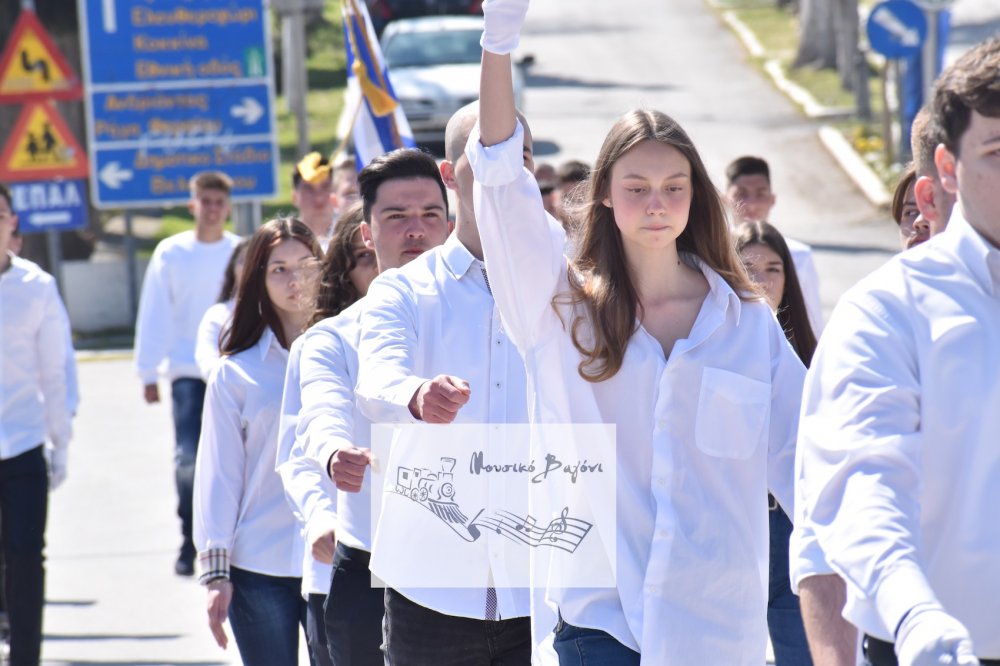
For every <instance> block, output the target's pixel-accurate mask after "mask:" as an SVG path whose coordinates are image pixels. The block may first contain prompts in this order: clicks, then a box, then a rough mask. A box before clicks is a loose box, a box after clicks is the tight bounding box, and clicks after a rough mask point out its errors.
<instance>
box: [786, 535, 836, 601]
mask: <svg viewBox="0 0 1000 666" xmlns="http://www.w3.org/2000/svg"><path fill="white" fill-rule="evenodd" d="M788 561H789V564H790V571H789V573H790V575H791V576H790V578H791V584H792V592H794V593H795V594H798V593H799V584H800V583H801V582H802V581H804V580H805V579H806V578H809V577H810V576H825V575H827V574H835V573H837V572H836V571H834V570H833V567H831V566H830V563H829V562H827V561H826V555H825V554H824V553H823V549H822V548H821V547H820V545H819V540H818V539H817V538H816V533H815V532H813V531H812V530H803V529H802V528H799V527H796V528H795V529H794V530H793V531H792V538H791V539H790V541H789V557H788Z"/></svg>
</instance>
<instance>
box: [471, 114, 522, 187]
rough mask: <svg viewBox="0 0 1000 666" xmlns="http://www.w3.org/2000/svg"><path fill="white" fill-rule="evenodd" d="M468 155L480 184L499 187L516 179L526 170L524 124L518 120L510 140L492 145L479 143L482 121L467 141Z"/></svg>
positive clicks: (473, 129) (477, 124)
mask: <svg viewBox="0 0 1000 666" xmlns="http://www.w3.org/2000/svg"><path fill="white" fill-rule="evenodd" d="M465 155H466V157H468V158H469V164H470V165H471V166H472V173H473V175H474V176H475V179H476V181H477V182H479V183H480V184H482V185H484V186H486V187H500V186H502V185H508V184H510V183H512V182H514V181H515V180H517V179H518V178H520V177H521V174H522V173H523V172H524V127H522V126H521V121H520V120H518V121H517V124H516V125H515V126H514V134H513V135H511V137H510V138H509V139H507V140H506V141H502V142H500V143H498V144H496V145H493V146H489V147H487V146H484V145H483V144H482V143H481V142H480V134H479V123H476V125H475V127H473V128H472V132H471V133H470V134H469V141H468V142H467V143H466V144H465Z"/></svg>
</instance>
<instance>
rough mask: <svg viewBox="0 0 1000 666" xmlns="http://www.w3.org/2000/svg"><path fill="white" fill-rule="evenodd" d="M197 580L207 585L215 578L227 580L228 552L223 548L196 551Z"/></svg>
mask: <svg viewBox="0 0 1000 666" xmlns="http://www.w3.org/2000/svg"><path fill="white" fill-rule="evenodd" d="M198 568H199V569H200V570H201V575H200V576H198V582H199V583H201V584H202V585H208V584H209V583H211V582H213V581H216V580H229V553H228V552H226V549H225V548H209V549H208V550H203V551H202V552H200V553H198Z"/></svg>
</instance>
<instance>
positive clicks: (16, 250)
mask: <svg viewBox="0 0 1000 666" xmlns="http://www.w3.org/2000/svg"><path fill="white" fill-rule="evenodd" d="M23 245H24V237H23V236H22V235H21V231H20V228H19V227H14V232H13V233H12V234H11V237H10V251H11V252H12V253H13V254H15V255H17V256H18V257H19V258H20V259H21V261H24V262H25V263H28V264H30V265H31V267H32V268H35V269H38V270H40V271H42V270H43V269H42V267H41V266H39V265H38V264H36V263H35V262H33V261H29V260H28V259H25V258H24V257H22V256H21V247H22V246H23ZM43 272H44V271H43ZM79 407H80V382H79V380H78V378H77V373H76V351H75V350H74V349H73V329H72V328H71V327H70V321H69V318H68V317H67V318H66V408H67V409H68V410H69V413H70V416H76V410H77V409H78V408H79Z"/></svg>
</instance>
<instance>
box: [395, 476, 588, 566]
mask: <svg viewBox="0 0 1000 666" xmlns="http://www.w3.org/2000/svg"><path fill="white" fill-rule="evenodd" d="M456 462H457V461H456V460H455V458H448V457H442V458H441V469H440V470H438V471H434V470H432V469H430V468H428V467H398V468H397V469H396V485H395V487H394V488H393V489H392V490H391V491H389V490H387V491H386V492H395V493H396V494H398V495H402V496H403V497H406V498H409V499H410V500H413V501H414V502H416V503H417V504H419V505H421V506H423V507H424V508H426V509H427V510H429V511H430V512H431V513H433V514H434V515H435V516H437V517H438V518H439V519H440V520H441V521H442V522H444V523H445V524H446V525H447V526H448V527H450V528H451V529H452V530H454V531H455V533H456V534H458V535H459V536H460V537H462V539H464V540H466V541H475V540H476V539H478V538H479V537H480V536H482V532H481V531H480V529H479V528H480V527H484V528H486V529H489V530H492V531H494V532H496V533H497V534H498V535H501V536H504V537H506V538H507V539H510V540H511V541H518V542H520V543H523V544H525V545H527V546H532V547H539V546H548V547H552V548H558V549H560V550H564V551H566V552H569V553H572V552H575V551H576V549H577V548H578V547H579V545H580V542H582V541H583V539H584V537H586V536H587V534H588V533H589V532H590V529H591V527H593V525H592V524H591V523H589V522H587V521H584V520H580V519H578V518H573V517H570V516H569V507H566V508H564V509H563V510H562V512H561V514H560V515H558V516H555V517H554V518H552V520H551V521H550V522H549V523H548V525H547V526H546V527H545V528H541V527H539V526H538V525H537V521H536V520H535V518H534V517H532V516H530V515H528V516H525V517H524V518H522V517H520V516H517V515H515V514H512V513H510V512H508V511H497V512H495V513H494V514H493V515H492V516H483V509H480V510H479V511H478V512H477V513H476V515H475V516H474V517H473V518H472V519H471V520H470V519H469V518H468V516H466V515H465V513H464V512H463V511H462V509H461V507H459V505H458V503H457V502H456V501H455V471H454V470H455V464H456Z"/></svg>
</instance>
